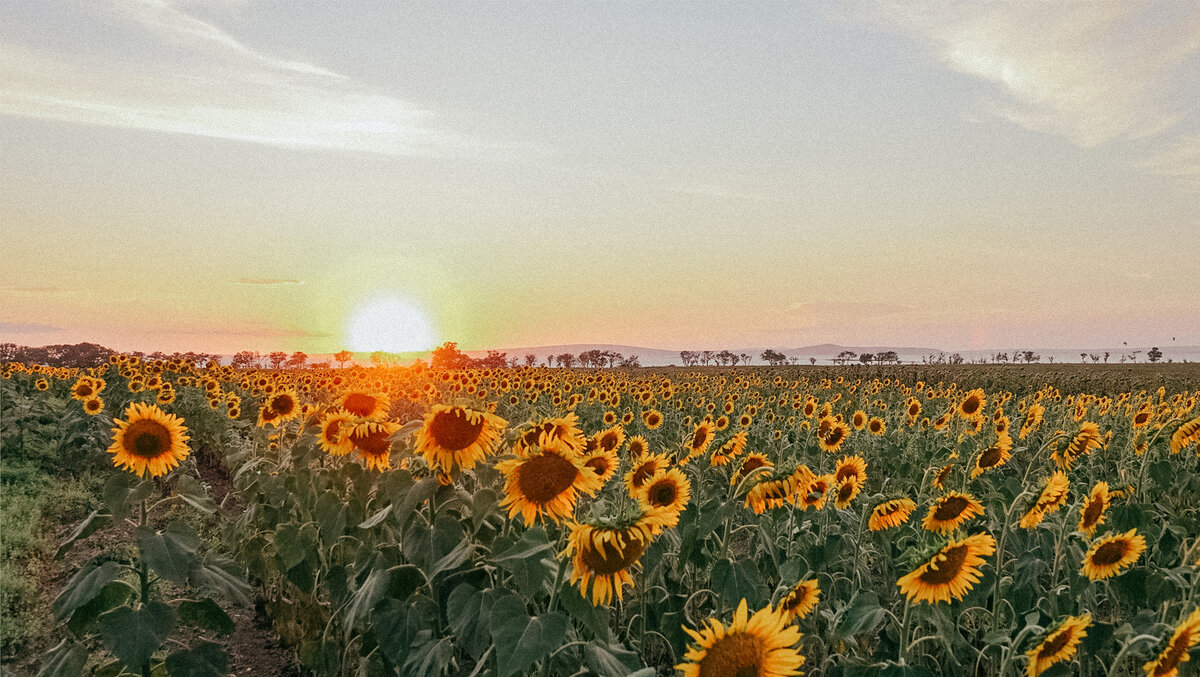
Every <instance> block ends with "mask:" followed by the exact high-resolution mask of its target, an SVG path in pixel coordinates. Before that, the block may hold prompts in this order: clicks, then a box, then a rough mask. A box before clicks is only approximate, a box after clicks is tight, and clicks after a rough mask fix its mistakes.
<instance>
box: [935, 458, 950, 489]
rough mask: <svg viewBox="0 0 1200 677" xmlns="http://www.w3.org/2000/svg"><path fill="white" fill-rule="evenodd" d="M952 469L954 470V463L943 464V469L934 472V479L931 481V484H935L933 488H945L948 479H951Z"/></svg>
mask: <svg viewBox="0 0 1200 677" xmlns="http://www.w3.org/2000/svg"><path fill="white" fill-rule="evenodd" d="M952 470H954V464H953V463H950V464H949V465H944V466H942V467H941V469H939V470H938V471H937V472H936V473H934V475H933V481H932V482H931V484H933V488H934V489H945V488H946V480H948V479H950V472H951V471H952Z"/></svg>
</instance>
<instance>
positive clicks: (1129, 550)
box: [1080, 529, 1146, 581]
mask: <svg viewBox="0 0 1200 677" xmlns="http://www.w3.org/2000/svg"><path fill="white" fill-rule="evenodd" d="M1145 551H1146V537H1145V536H1143V535H1141V534H1139V533H1138V532H1137V529H1130V530H1129V531H1126V532H1125V533H1123V534H1114V535H1112V536H1106V537H1104V538H1101V539H1098V540H1096V541H1093V542H1092V547H1090V548H1088V551H1087V553H1085V554H1084V556H1083V567H1081V568H1080V572H1081V573H1083V575H1084V576H1087V577H1088V578H1090V579H1092V580H1093V581H1099V580H1103V579H1105V578H1110V577H1112V576H1116V575H1117V574H1120V573H1122V572H1123V571H1124V570H1125V569H1127V568H1129V567H1131V566H1133V563H1134V562H1136V561H1137V560H1138V558H1139V557H1141V556H1142V553H1143V552H1145Z"/></svg>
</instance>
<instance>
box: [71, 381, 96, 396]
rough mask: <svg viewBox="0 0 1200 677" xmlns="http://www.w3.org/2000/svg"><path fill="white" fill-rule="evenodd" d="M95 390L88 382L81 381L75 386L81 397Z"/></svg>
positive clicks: (76, 392)
mask: <svg viewBox="0 0 1200 677" xmlns="http://www.w3.org/2000/svg"><path fill="white" fill-rule="evenodd" d="M93 392H94V391H93V390H92V387H91V386H90V385H88V384H86V383H80V384H79V385H77V386H75V394H76V395H78V396H79V397H87V396H89V395H91V394H92V393H93Z"/></svg>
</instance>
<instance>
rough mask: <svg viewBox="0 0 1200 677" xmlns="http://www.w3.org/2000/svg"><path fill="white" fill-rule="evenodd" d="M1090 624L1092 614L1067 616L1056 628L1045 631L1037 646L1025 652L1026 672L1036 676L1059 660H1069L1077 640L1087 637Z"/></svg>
mask: <svg viewBox="0 0 1200 677" xmlns="http://www.w3.org/2000/svg"><path fill="white" fill-rule="evenodd" d="M1091 624H1092V615H1091V614H1084V615H1082V616H1068V617H1067V618H1066V620H1064V621H1063V622H1062V623H1060V624H1059V625H1058V627H1057V628H1055V629H1054V630H1052V631H1051V632H1049V633H1047V634H1046V636H1045V637H1044V638H1042V641H1041V642H1040V643H1038V645H1037V646H1035V647H1033V648H1032V649H1030V650H1029V651H1028V652H1026V654H1025V655H1026V656H1028V657H1029V667H1028V669H1027V670H1026V674H1027V675H1028V676H1029V677H1037V676H1038V675H1040V674H1042V673H1043V672H1045V671H1046V670H1048V669H1049V668H1050V666H1051V665H1054V664H1055V663H1059V662H1061V661H1069V660H1071V656H1074V655H1075V649H1076V647H1078V646H1079V642H1081V641H1082V640H1083V638H1084V637H1087V628H1088V626H1090V625H1091Z"/></svg>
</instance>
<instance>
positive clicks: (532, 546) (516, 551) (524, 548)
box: [491, 527, 554, 566]
mask: <svg viewBox="0 0 1200 677" xmlns="http://www.w3.org/2000/svg"><path fill="white" fill-rule="evenodd" d="M553 549H554V544H553V543H551V542H550V538H549V537H547V536H546V530H545V529H543V528H541V527H532V528H529V529H526V530H525V533H523V534H521V539H520V540H518V541H517V542H516V543H514V544H512V545H511V546H510V547H508V548H506V549H505V550H504V551H503V552H501V553H497V554H496V555H493V556H492V557H491V562H492V563H493V564H499V565H501V566H503V565H504V563H506V562H512V561H518V560H520V561H525V560H529V559H532V558H538V559H540V555H542V553H547V552H550V551H552V550H553Z"/></svg>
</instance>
